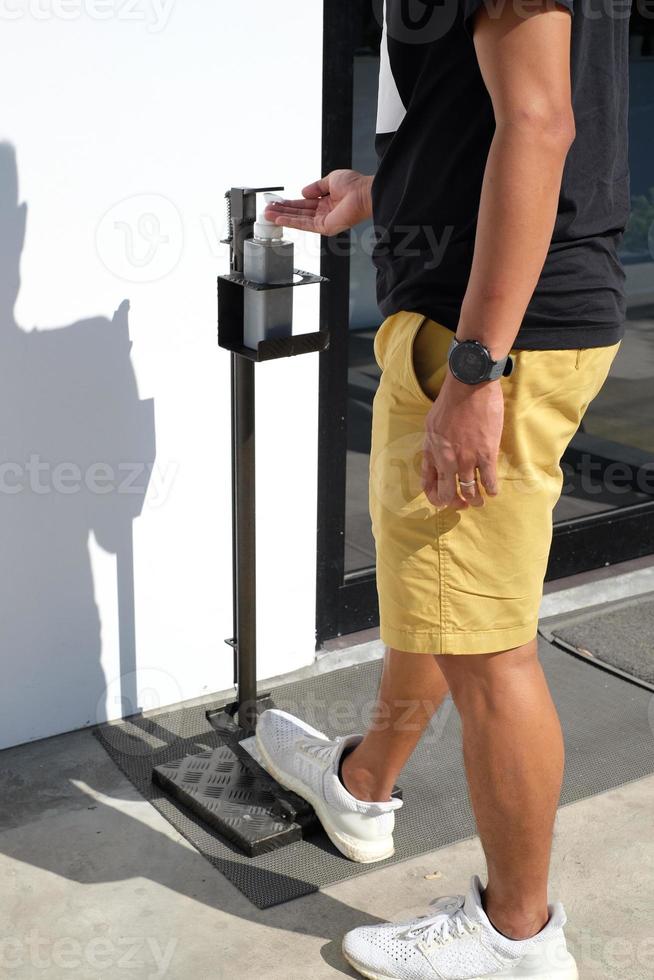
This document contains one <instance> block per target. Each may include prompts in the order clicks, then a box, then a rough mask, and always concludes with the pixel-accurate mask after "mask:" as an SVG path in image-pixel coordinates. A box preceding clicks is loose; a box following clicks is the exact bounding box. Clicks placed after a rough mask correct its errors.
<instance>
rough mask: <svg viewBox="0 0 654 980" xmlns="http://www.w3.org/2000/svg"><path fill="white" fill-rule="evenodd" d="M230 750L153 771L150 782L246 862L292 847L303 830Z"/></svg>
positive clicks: (263, 779) (266, 783)
mask: <svg viewBox="0 0 654 980" xmlns="http://www.w3.org/2000/svg"><path fill="white" fill-rule="evenodd" d="M252 768H253V767H251V766H249V765H248V764H247V762H245V760H244V759H243V757H242V755H241V753H240V752H239V751H237V750H236V749H235V747H234V746H232V745H229V744H228V745H220V746H218V748H216V749H212V750H209V751H207V752H200V753H199V754H198V755H187V756H185V757H184V758H183V759H179V760H177V761H176V762H167V763H164V764H162V765H159V766H155V768H154V770H153V773H152V778H153V779H154V781H155V782H156V783H157V784H158V785H159V786H161V787H162V789H164V790H165V791H166V793H167V794H168V795H170V796H173V797H174V798H175V799H176V800H179V802H180V803H183V804H184V805H185V806H186V807H188V809H189V810H192V811H193V813H195V815H196V816H198V817H199V818H200V819H201V820H202V821H203V822H204V823H206V824H208V825H209V826H210V827H212V828H213V829H214V830H217V831H218V833H220V834H221V835H222V836H223V837H226V838H227V839H228V840H230V841H231V842H232V843H233V844H236V846H237V847H238V848H240V850H242V851H243V852H244V853H245V854H247V855H248V856H249V857H256V856H257V855H259V854H265V853H266V852H267V851H272V850H275V848H277V847H284V846H285V845H286V844H293V843H294V842H295V841H298V840H300V839H301V838H302V827H301V825H300V824H299V823H298V822H296V821H295V820H289V819H288V818H287V817H286V816H285V815H277V814H276V813H275V812H274V810H275V808H276V807H275V805H276V798H275V784H274V783H273V781H272V780H271V779H270V777H269V776H268V775H267V774H266V773H263V776H259V775H257V774H255V773H254V772H253V771H252Z"/></svg>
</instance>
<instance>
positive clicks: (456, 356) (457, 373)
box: [450, 341, 489, 384]
mask: <svg viewBox="0 0 654 980" xmlns="http://www.w3.org/2000/svg"><path fill="white" fill-rule="evenodd" d="M450 367H451V369H452V374H453V375H454V377H455V378H458V379H459V380H460V381H465V382H467V383H468V384H474V383H475V382H477V381H482V380H483V379H484V378H485V377H486V374H487V372H488V367H489V364H488V354H487V353H486V351H485V350H484V348H483V347H482V346H481V344H478V343H477V342H476V341H463V342H462V343H460V344H459V345H458V347H455V348H454V350H453V351H452V355H451V358H450Z"/></svg>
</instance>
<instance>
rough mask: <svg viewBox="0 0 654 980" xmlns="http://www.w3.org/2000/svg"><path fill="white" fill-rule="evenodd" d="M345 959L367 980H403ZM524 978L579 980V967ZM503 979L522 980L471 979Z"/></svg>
mask: <svg viewBox="0 0 654 980" xmlns="http://www.w3.org/2000/svg"><path fill="white" fill-rule="evenodd" d="M342 952H343V958H344V959H345V960H347V962H348V963H349V964H350V966H351V967H352V969H354V970H356V971H357V973H360V974H361V976H362V977H366V978H367V980H401V977H393V976H391V975H390V974H389V973H373V971H372V970H369V969H368V967H366V966H363V964H361V963H359V962H357V960H355V959H354V958H353V957H352V956H349V955H348V954H347V953H346V952H345V950H342ZM522 976H523V977H524V978H525V980H526V978H529V980H579V973H578V971H577V965H576V963H575V962H574V960H573V961H572V963H571V964H570V965H569V966H564V967H562V968H561V969H560V970H548V971H547V973H523V974H522ZM501 977H515V978H516V980H520V974H519V973H494V974H493V975H492V977H491V974H489V973H487V974H486V976H485V977H471V978H470V980H489V978H490V980H494V978H497V980H500V978H501Z"/></svg>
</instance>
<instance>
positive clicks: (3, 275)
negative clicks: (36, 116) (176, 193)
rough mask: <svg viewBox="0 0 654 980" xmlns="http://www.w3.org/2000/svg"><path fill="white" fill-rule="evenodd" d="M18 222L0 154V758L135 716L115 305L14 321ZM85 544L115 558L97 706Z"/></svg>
mask: <svg viewBox="0 0 654 980" xmlns="http://www.w3.org/2000/svg"><path fill="white" fill-rule="evenodd" d="M26 216H27V207H26V205H25V204H19V200H18V174H17V167H16V154H15V151H14V148H13V147H12V146H11V145H10V144H8V143H0V671H1V674H0V676H1V680H0V749H1V748H4V747H6V746H8V745H13V744H18V743H20V742H24V741H27V740H29V739H32V738H38V737H42V736H46V735H52V734H55V733H58V732H63V731H70V730H71V729H74V728H78V727H80V726H83V725H87V724H89V723H91V724H94V723H95V722H97V721H102V720H104V718H105V714H104V711H105V701H106V699H107V696H109V697H111V699H112V702H115V699H117V698H119V699H122V702H123V706H124V711H121V712H119V713H121V714H122V713H131V712H133V711H136V710H137V707H138V702H137V691H136V689H135V686H136V685H135V639H134V580H133V555H132V522H133V520H134V518H135V517H137V516H138V515H139V514H140V512H141V509H142V507H143V500H144V497H145V493H146V490H147V486H148V482H149V478H150V474H151V471H152V465H153V463H154V457H155V433H154V411H153V402H152V400H147V401H140V400H139V396H138V390H137V385H136V378H135V375H134V370H133V367H132V364H131V361H130V348H131V342H130V339H129V326H128V312H129V302H128V301H127V300H124V301H123V302H122V303H121V304H120V306H119V308H118V309H117V310H116V312H115V313H114V315H113V318H112V319H111V320H109V319H107V318H105V317H93V318H91V319H88V320H80V321H78V322H77V323H73V324H70V326H64V327H58V328H56V329H48V330H38V329H34V330H29V331H28V330H23V329H21V328H20V327H19V326H18V324H17V323H16V321H15V319H14V305H15V302H16V298H17V296H18V291H19V288H20V256H21V252H22V249H23V243H24V239H25V227H26ZM70 288H71V289H74V288H75V282H74V280H73V281H71V282H70ZM90 533H92V534H93V536H94V538H95V540H96V541H97V543H98V545H99V546H100V547H102V548H103V549H104V550H105V551H107V552H109V553H111V554H113V555H116V566H117V583H116V586H117V602H118V611H119V625H120V628H119V638H120V682H118V684H117V687H116V690H114V688H113V684H112V685H111V688H110V691H109V694H108V695H107V680H105V676H104V672H103V670H102V666H101V663H100V656H101V652H102V637H101V623H100V618H99V614H98V607H97V605H96V602H95V596H94V588H93V574H92V569H91V561H90V553H89V534H90ZM108 680H110V681H111V680H112V679H110V678H109V679H108ZM111 708H112V713H113V714H114V715H115V714H116V713H118V712H116V710H115V704H112V706H111Z"/></svg>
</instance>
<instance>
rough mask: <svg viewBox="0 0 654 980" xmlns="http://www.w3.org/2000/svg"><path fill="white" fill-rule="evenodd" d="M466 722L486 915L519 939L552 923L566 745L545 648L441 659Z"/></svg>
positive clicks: (533, 645)
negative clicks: (550, 882) (553, 858)
mask: <svg viewBox="0 0 654 980" xmlns="http://www.w3.org/2000/svg"><path fill="white" fill-rule="evenodd" d="M437 660H438V662H439V664H440V666H441V669H442V671H443V674H444V675H445V677H446V678H447V682H448V684H449V687H450V690H451V691H452V697H453V699H454V703H455V705H456V707H457V709H458V711H459V714H460V715H461V719H462V722H463V746H464V757H465V766H466V773H467V777H468V785H469V790H470V797H471V802H472V806H473V809H474V812H475V817H476V820H477V828H478V831H479V836H480V838H481V842H482V845H483V848H484V853H485V855H486V862H487V866H488V887H487V889H486V891H485V893H484V905H485V908H486V913H487V915H488V917H489V919H490V920H491V922H492V923H493V925H494V926H495V928H496V929H498V930H499V931H500V932H502V933H504V935H506V936H508V937H509V938H512V939H524V938H528V937H529V936H533V935H535V934H536V933H537V932H539V930H540V929H542V927H543V926H544V925H545V923H546V922H547V919H548V911H547V879H548V871H549V861H550V851H551V844H552V833H553V827H554V819H555V815H556V809H557V805H558V800H559V795H560V791H561V781H562V776H563V756H564V752H563V739H562V734H561V726H560V724H559V720H558V716H557V713H556V709H555V707H554V704H553V702H552V698H551V695H550V692H549V689H548V686H547V682H546V680H545V676H544V674H543V670H542V668H541V666H540V663H539V661H538V655H537V646H536V641H535V640H534V641H533V642H532V643H527V644H525V645H524V646H521V647H517V648H516V649H514V650H508V651H506V652H504V653H495V654H481V655H471V656H465V655H464V656H439V657H437Z"/></svg>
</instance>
